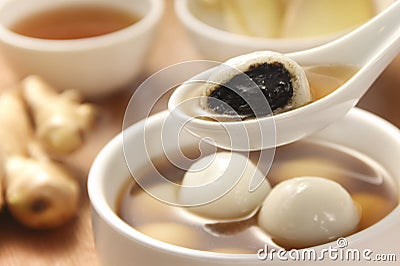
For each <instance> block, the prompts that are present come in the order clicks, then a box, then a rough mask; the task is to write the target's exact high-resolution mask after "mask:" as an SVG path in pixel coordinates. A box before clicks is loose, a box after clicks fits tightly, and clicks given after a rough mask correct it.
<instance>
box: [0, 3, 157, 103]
mask: <svg viewBox="0 0 400 266" xmlns="http://www.w3.org/2000/svg"><path fill="white" fill-rule="evenodd" d="M85 3H88V4H96V3H99V4H103V5H104V4H106V5H111V6H114V7H116V8H123V10H127V11H129V12H132V13H133V14H134V15H137V16H139V17H141V19H140V20H139V21H138V22H136V23H134V24H132V25H130V26H128V27H126V28H124V29H121V30H118V31H115V32H112V33H109V34H104V35H101V36H97V37H91V38H82V39H74V40H46V39H39V38H32V37H27V36H23V35H20V34H17V33H15V32H12V31H11V30H10V29H9V28H8V27H9V25H10V24H12V23H15V21H18V20H20V19H21V18H24V17H25V16H26V15H29V14H32V13H34V12H37V11H42V10H46V9H49V8H56V7H59V6H63V5H66V4H85ZM163 10H164V2H163V1H162V0H103V1H101V0H79V1H78V0H35V1H26V0H3V1H1V2H0V44H1V49H2V53H3V54H4V57H5V58H6V59H7V60H8V62H9V64H10V66H11V67H13V69H14V70H15V72H16V73H17V75H18V76H19V77H20V78H22V77H24V76H27V75H30V74H36V75H40V76H42V77H43V78H45V79H46V80H48V82H49V83H50V84H52V85H53V86H55V87H56V88H58V89H60V90H64V89H78V90H80V91H81V92H82V93H83V94H84V95H85V96H87V97H95V96H103V95H105V94H108V93H110V92H113V91H115V90H118V89H123V88H126V87H128V86H129V84H130V82H132V81H133V80H134V79H135V77H137V75H138V74H139V73H140V71H141V69H142V68H143V64H144V61H145V59H146V54H147V52H148V50H149V47H150V46H151V41H152V38H153V36H154V34H155V32H156V28H157V25H158V22H159V21H160V19H161V17H162V13H163Z"/></svg>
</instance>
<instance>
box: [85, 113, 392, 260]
mask: <svg viewBox="0 0 400 266" xmlns="http://www.w3.org/2000/svg"><path fill="white" fill-rule="evenodd" d="M166 117H168V112H162V113H158V114H156V115H154V116H151V117H149V118H148V119H147V120H143V121H141V122H139V123H136V124H134V125H132V126H130V127H129V128H127V129H126V130H125V131H124V132H123V133H121V134H119V135H118V136H116V137H115V138H114V139H113V140H111V141H110V142H109V143H108V144H107V145H106V146H105V147H104V148H103V150H102V151H101V152H100V153H99V155H98V156H97V158H96V160H95V161H94V163H93V165H92V168H91V170H90V174H89V179H88V190H89V197H90V201H91V204H92V206H93V230H94V236H95V243H96V249H97V251H98V255H99V258H100V260H101V262H102V263H103V264H104V265H141V266H147V265H167V266H168V265H171V266H172V265H174V266H176V265H182V266H183V265H193V266H197V265H199V266H200V265H246V266H251V265H260V264H264V263H265V264H266V265H281V264H284V263H287V261H283V260H279V259H278V257H276V253H275V257H274V259H273V260H270V259H269V258H265V257H264V260H263V257H262V256H260V255H262V253H263V251H265V250H266V248H267V247H268V248H269V250H271V249H275V250H279V249H280V248H287V249H290V247H289V246H284V245H283V246H282V245H280V244H279V243H278V242H276V241H274V239H273V238H271V236H270V235H269V234H268V232H266V231H265V230H264V229H263V228H262V227H261V226H260V224H259V223H257V219H249V220H248V221H247V222H244V223H239V224H233V225H234V226H232V224H231V221H230V220H224V219H222V220H219V218H218V217H217V218H215V217H213V218H210V217H206V216H202V214H199V213H197V212H192V211H191V210H190V208H187V207H178V206H174V205H170V204H166V203H165V202H162V201H159V200H157V199H155V198H153V197H151V196H149V195H148V194H147V193H145V192H144V191H143V190H142V189H140V187H139V186H138V184H137V183H135V182H138V183H139V184H140V186H143V185H144V187H147V188H151V189H152V190H151V191H152V192H151V193H153V194H154V193H156V194H157V193H158V194H157V195H156V196H157V197H158V196H160V195H161V197H159V198H162V199H163V200H164V201H168V202H170V203H173V200H172V201H169V199H172V198H175V197H176V195H177V194H176V192H177V191H176V190H175V187H174V186H173V185H171V184H172V183H176V184H178V183H179V182H180V180H182V178H184V176H185V174H186V173H185V171H183V170H180V169H179V167H181V168H182V167H183V168H186V169H187V167H188V166H189V165H187V164H186V165H185V164H182V165H179V164H180V163H181V161H180V160H181V159H182V157H180V155H181V154H180V153H179V152H178V150H174V148H171V147H172V146H170V145H165V143H164V144H163V143H162V139H164V140H173V139H176V136H172V134H176V133H175V132H170V131H164V129H163V126H164V122H165V119H166ZM203 144H204V143H203ZM179 145H180V146H179V147H181V149H182V151H183V152H184V154H185V155H186V156H188V158H197V156H199V153H198V147H199V146H198V145H199V142H198V139H197V138H196V137H194V136H192V135H190V134H189V133H187V132H186V131H185V130H183V131H181V133H180V135H179ZM207 145H208V146H207ZM124 151H125V152H124ZM214 151H215V149H213V147H212V146H210V145H209V144H206V146H202V152H203V153H202V156H205V155H206V154H208V153H213V152H214ZM164 154H167V157H166V156H164ZM203 158H204V157H203ZM258 158H259V152H251V153H250V154H249V159H250V160H251V161H252V162H253V163H255V164H257V163H256V162H257V160H258ZM398 158H400V131H399V129H398V128H396V127H395V126H393V125H391V124H389V123H388V122H386V121H384V120H383V119H381V118H379V117H377V116H375V115H373V114H370V113H368V112H366V111H363V110H360V109H353V110H351V111H350V112H349V113H348V114H347V115H346V116H345V117H344V118H343V119H341V120H339V121H337V122H335V123H334V124H332V125H330V126H329V127H327V128H325V129H324V130H322V131H320V132H318V133H316V134H314V135H312V136H310V137H308V138H306V139H304V140H301V141H299V142H296V143H293V144H290V145H286V146H282V147H279V148H277V149H276V151H275V159H274V161H273V163H272V167H271V169H270V171H269V172H268V174H267V175H266V178H267V180H268V182H269V183H270V184H271V187H272V190H273V189H274V187H275V186H277V185H278V184H282V182H285V181H288V180H291V178H295V177H298V176H317V177H322V178H326V179H329V180H332V181H333V182H335V184H338V185H339V186H341V187H343V188H344V189H345V190H346V191H347V192H348V193H349V194H350V196H351V198H352V200H353V201H354V202H355V206H357V209H358V210H359V215H360V221H359V223H358V225H357V228H356V229H355V230H353V232H351V233H346V234H344V235H341V237H345V239H343V238H339V239H340V241H342V242H339V241H338V242H336V238H335V239H325V240H324V241H322V242H319V243H321V244H320V245H318V246H312V245H308V246H307V245H306V246H303V247H306V248H312V249H313V250H315V251H316V252H321V253H319V254H322V253H323V252H324V250H326V249H329V248H330V247H331V248H335V247H336V248H338V245H343V241H344V242H345V244H346V247H347V249H358V250H360V252H361V253H360V254H361V255H363V253H362V252H363V251H365V250H366V251H365V252H366V253H367V254H366V255H365V254H364V255H365V258H364V257H361V259H360V260H359V261H354V260H348V261H340V263H344V264H349V265H364V264H365V261H366V260H367V259H368V257H369V258H370V259H371V258H374V257H373V256H374V255H375V254H393V253H396V250H398V248H397V242H398V235H399V233H400V225H399V223H398V221H399V219H400V207H399V205H398V203H399V191H398V190H399V183H400V167H399V165H398ZM171 162H173V163H171ZM197 162H200V161H197ZM261 163H262V162H261ZM128 165H129V167H128ZM193 165H194V164H193ZM193 165H192V166H193ZM233 167H235V166H234V165H233ZM252 167H253V166H251V168H252ZM153 170H157V171H153ZM246 171H247V170H246ZM206 172H207V171H206ZM131 173H134V175H135V179H133V178H132V176H131ZM155 173H161V176H162V177H164V178H167V179H168V180H169V181H172V182H169V181H168V182H165V181H166V180H167V179H158V177H159V176H157V174H155ZM207 173H208V175H211V173H210V171H208V172H207ZM330 182H331V181H330ZM238 184H240V182H239V183H238ZM235 189H236V188H235ZM235 189H233V190H232V191H235ZM267 190H269V189H268V188H267ZM209 193H212V191H209ZM206 194H207V193H206ZM178 195H179V192H178ZM193 195H194V194H193ZM227 195H229V193H228V194H227ZM200 196H201V195H200ZM244 196H246V197H247V195H244ZM266 197H267V199H268V195H267V196H266ZM221 199H223V197H222V198H221ZM225 199H226V198H225ZM217 200H218V199H217ZM315 202H318V196H316V198H315ZM308 204H309V203H308ZM321 205H323V204H320V202H318V206H321ZM205 206H206V205H205ZM216 206H218V204H216V205H215V206H214V207H216ZM234 207H235V208H236V206H234ZM304 207H306V206H304ZM308 207H309V206H308ZM195 208H196V207H195ZM224 208H226V209H229V208H230V206H229V205H227V206H225V207H224ZM223 211H224V212H225V211H226V210H223ZM322 211H324V210H322ZM281 213H282V212H281ZM299 214H301V211H299ZM250 215H255V216H257V212H256V213H254V212H253V213H251V214H250ZM287 216H288V217H292V215H287ZM267 218H268V217H267ZM267 218H265V217H264V218H263V219H267ZM289 222H290V223H292V224H294V225H295V224H296V221H283V223H289ZM216 223H217V224H218V223H219V229H218V228H217V229H218V230H221V231H218V230H214V229H215V228H216V227H215V226H214V227H213V225H215V224H216ZM221 223H222V227H221ZM210 225H211V226H210ZM307 226H308V225H307ZM339 226H340V225H339ZM217 227H218V226H217ZM298 230H303V229H302V228H300V227H299V228H298ZM298 235H300V236H299V237H301V234H298ZM299 241H301V239H299ZM342 247H344V246H342ZM339 249H340V248H339ZM369 250H372V253H371V252H369ZM325 255H326V254H325ZM268 260H269V261H268ZM293 263H294V262H293ZM295 263H296V265H309V264H310V263H311V262H310V261H308V260H299V261H296V262H295ZM321 263H323V265H333V264H334V263H337V261H334V260H333V259H330V258H329V257H328V256H326V257H325V259H324V260H323V261H321Z"/></svg>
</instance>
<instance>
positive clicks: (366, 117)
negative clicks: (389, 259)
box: [87, 108, 400, 263]
mask: <svg viewBox="0 0 400 266" xmlns="http://www.w3.org/2000/svg"><path fill="white" fill-rule="evenodd" d="M167 113H168V111H162V112H160V113H157V114H155V115H152V116H150V117H149V118H147V119H143V120H141V121H139V122H138V123H135V124H134V125H132V126H130V127H129V128H127V129H126V130H125V133H124V132H121V133H119V134H118V135H117V136H115V137H114V138H113V139H112V140H111V141H110V142H109V143H107V144H106V146H105V147H104V148H103V149H102V150H101V151H100V153H99V154H98V155H97V157H96V159H95V160H94V162H93V164H92V167H91V169H90V172H89V175H88V182H87V189H88V194H89V199H90V202H91V205H92V211H94V212H96V213H97V215H98V216H99V218H100V219H101V220H102V221H103V222H105V223H106V224H107V225H108V226H110V227H111V228H112V229H113V230H115V232H117V233H118V234H120V235H122V236H123V237H125V238H127V239H128V240H129V241H133V242H136V243H138V244H140V245H142V246H147V247H149V248H151V249H156V250H158V251H162V252H166V253H170V254H173V255H176V256H180V257H190V258H197V259H201V260H204V261H213V262H216V261H223V262H236V263H237V262H255V261H258V262H259V261H260V260H259V259H258V258H257V254H256V253H255V254H227V253H217V252H211V251H201V250H194V249H190V248H185V247H180V246H175V245H173V244H169V243H165V242H162V241H160V240H156V239H154V238H151V237H150V236H147V235H145V234H143V233H141V232H139V231H137V230H136V229H134V228H133V227H132V226H130V225H128V224H127V223H126V222H124V221H123V220H122V219H121V218H120V217H119V216H118V215H117V214H116V213H115V212H114V210H113V208H112V206H110V205H109V203H108V202H107V201H106V199H105V197H104V194H103V187H104V184H102V182H103V181H104V177H103V175H102V172H103V169H104V168H105V167H107V166H106V164H107V162H109V161H110V160H112V158H113V157H114V155H115V154H117V153H119V152H121V151H122V149H123V147H122V138H123V134H137V132H140V130H141V129H142V128H143V127H144V125H145V124H146V126H149V125H150V126H151V125H153V124H157V123H160V121H161V120H162V119H163V118H164V117H165V116H166V114H167ZM345 119H350V120H358V121H361V122H362V123H365V124H368V125H369V126H371V125H372V126H374V127H379V129H380V130H381V131H382V132H384V133H385V134H386V136H387V137H389V138H390V139H391V140H393V141H395V142H397V143H399V144H400V129H399V128H397V127H396V126H394V125H393V124H391V123H389V122H388V121H386V120H384V119H383V118H381V117H378V116H377V115H375V114H372V113H370V112H367V111H365V110H362V109H359V108H352V109H351V110H350V111H349V113H348V114H347V115H346V116H345ZM124 163H125V162H124ZM126 167H128V166H126ZM396 183H397V184H399V183H400V177H399V178H398V180H396ZM92 217H93V216H92ZM396 217H400V204H399V205H398V206H397V207H396V208H395V209H394V210H393V211H392V212H390V213H389V214H388V215H387V216H385V217H384V218H383V219H381V220H380V221H379V222H377V223H376V224H374V225H372V226H370V227H368V228H366V229H364V230H362V231H360V232H357V233H355V234H352V235H350V236H347V237H346V239H347V240H348V242H349V243H350V244H352V243H353V244H354V243H363V241H364V235H366V233H369V235H371V234H372V235H375V236H377V235H380V233H381V232H382V231H383V230H385V229H386V228H387V227H388V226H396V225H397V226H398V224H397V219H396ZM334 245H335V244H334V242H329V243H326V244H322V245H319V246H314V247H310V248H312V249H315V250H316V251H318V250H322V249H327V248H329V247H330V246H334ZM260 248H262V247H260ZM275 262H276V261H275ZM279 263H285V261H279Z"/></svg>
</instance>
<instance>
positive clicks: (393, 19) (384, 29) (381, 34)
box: [288, 1, 400, 66]
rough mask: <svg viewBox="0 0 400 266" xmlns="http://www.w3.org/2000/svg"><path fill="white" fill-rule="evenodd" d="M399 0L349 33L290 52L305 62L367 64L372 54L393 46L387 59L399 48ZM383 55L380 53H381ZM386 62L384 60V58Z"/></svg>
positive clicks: (295, 58) (394, 54)
mask: <svg viewBox="0 0 400 266" xmlns="http://www.w3.org/2000/svg"><path fill="white" fill-rule="evenodd" d="M399 16H400V1H395V2H394V3H393V4H391V5H390V6H389V7H387V8H386V9H385V10H384V11H383V12H381V13H380V14H378V15H377V16H375V17H374V18H373V19H371V20H370V21H368V22H367V23H365V24H364V25H362V26H360V27H359V28H357V29H355V30H354V31H352V32H350V33H349V34H347V35H345V36H343V37H341V38H339V39H337V40H335V41H332V42H330V43H328V44H325V45H323V46H320V47H316V48H313V49H310V50H307V51H303V52H296V53H292V54H289V55H288V56H290V57H291V58H292V59H294V60H297V61H298V62H299V63H301V64H302V65H313V64H321V63H326V62H330V63H340V64H353V65H360V66H362V65H365V64H367V63H368V62H369V61H370V60H371V59H372V58H371V57H372V56H373V55H375V54H378V53H379V51H382V50H385V48H390V49H389V50H390V51H388V54H385V59H387V61H389V62H388V63H387V64H389V63H390V61H391V60H390V58H391V59H393V58H394V57H395V56H396V55H397V54H398V52H399V41H400V40H399V38H400V19H399ZM380 56H383V55H379V56H378V57H380ZM381 62H383V60H381Z"/></svg>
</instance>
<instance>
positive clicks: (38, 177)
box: [5, 156, 79, 228]
mask: <svg viewBox="0 0 400 266" xmlns="http://www.w3.org/2000/svg"><path fill="white" fill-rule="evenodd" d="M5 183H6V186H7V190H6V195H5V196H6V201H7V205H8V209H9V210H10V212H11V213H12V215H13V216H14V217H15V218H16V219H17V220H18V221H19V222H21V223H22V224H24V225H26V226H28V227H31V228H54V227H57V226H60V225H62V224H64V223H65V222H66V221H68V220H69V219H70V218H71V217H72V216H73V215H74V214H75V213H76V210H77V208H78V203H79V186H78V184H77V183H76V182H74V181H73V179H71V177H70V176H69V174H68V173H67V172H66V171H65V170H64V169H63V168H61V167H60V166H59V165H57V164H55V163H54V162H51V161H38V160H35V159H32V158H24V157H20V156H13V157H11V158H10V159H8V161H7V166H6V182H5Z"/></svg>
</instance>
